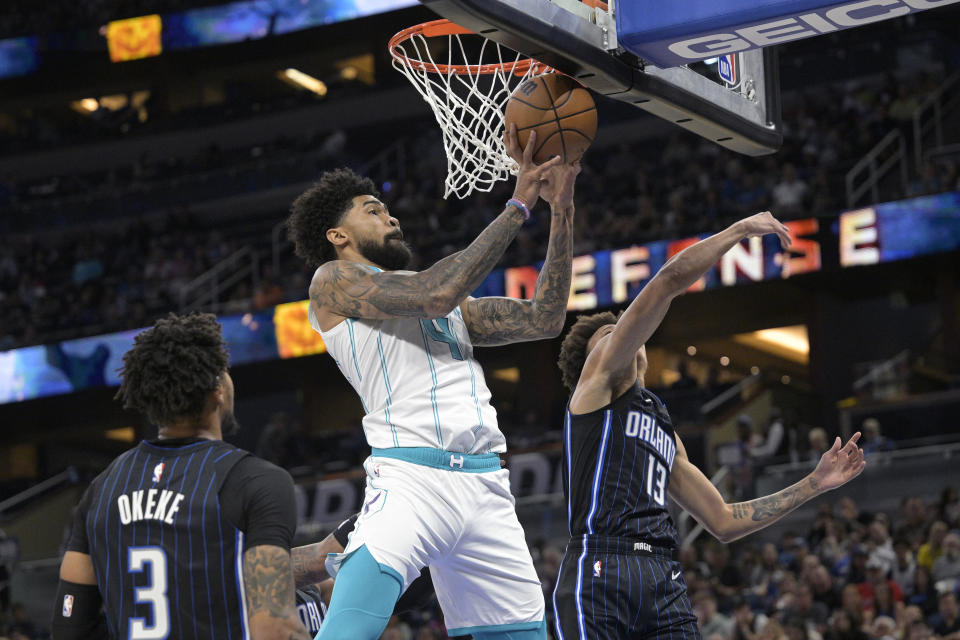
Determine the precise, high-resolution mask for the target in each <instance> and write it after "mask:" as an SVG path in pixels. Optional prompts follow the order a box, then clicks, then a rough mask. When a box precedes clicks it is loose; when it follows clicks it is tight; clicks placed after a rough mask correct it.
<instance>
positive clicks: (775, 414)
mask: <svg viewBox="0 0 960 640" xmlns="http://www.w3.org/2000/svg"><path fill="white" fill-rule="evenodd" d="M761 437H762V440H761V441H760V442H759V443H757V444H755V445H754V446H753V447H751V448H750V455H751V456H752V457H753V458H755V459H756V460H758V461H760V462H766V461H769V460H770V459H771V458H775V457H780V456H781V455H782V454H783V449H784V445H785V444H786V442H785V441H784V429H783V418H782V417H781V415H780V411H779V410H777V409H776V408H774V409H771V410H770V417H769V418H768V419H767V423H766V426H765V427H764V429H763V433H762V434H761ZM824 451H826V449H824ZM818 460H819V458H818Z"/></svg>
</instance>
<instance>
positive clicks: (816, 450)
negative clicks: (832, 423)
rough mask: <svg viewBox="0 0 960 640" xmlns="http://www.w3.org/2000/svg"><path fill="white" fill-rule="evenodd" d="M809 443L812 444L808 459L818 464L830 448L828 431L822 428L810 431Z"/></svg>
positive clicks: (808, 435)
mask: <svg viewBox="0 0 960 640" xmlns="http://www.w3.org/2000/svg"><path fill="white" fill-rule="evenodd" d="M807 442H808V443H809V444H810V449H809V451H810V452H809V454H808V455H807V459H808V460H810V461H811V462H812V463H813V464H817V463H818V462H820V456H822V455H823V452H824V451H826V450H827V449H829V448H830V447H829V446H827V431H826V430H825V429H823V428H822V427H814V428H813V429H810V433H808V434H807Z"/></svg>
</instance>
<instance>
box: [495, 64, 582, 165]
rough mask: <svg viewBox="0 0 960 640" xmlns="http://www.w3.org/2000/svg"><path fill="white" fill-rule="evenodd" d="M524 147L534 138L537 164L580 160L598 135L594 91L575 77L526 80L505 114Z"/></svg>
mask: <svg viewBox="0 0 960 640" xmlns="http://www.w3.org/2000/svg"><path fill="white" fill-rule="evenodd" d="M504 119H505V121H506V122H507V123H509V124H511V125H515V126H516V131H517V140H518V143H519V145H520V146H523V147H524V148H525V147H526V145H527V144H528V143H530V140H531V137H533V139H534V141H535V142H534V144H535V148H534V149H533V156H532V160H533V162H535V163H537V164H541V163H544V162H547V161H548V160H549V159H550V158H551V157H552V156H558V157H559V158H560V162H561V163H563V164H570V163H572V162H575V161H577V160H579V159H580V157H581V156H583V154H584V152H586V150H587V148H588V147H589V146H590V143H592V142H593V139H594V138H595V137H596V135H597V106H596V104H595V103H594V101H593V97H592V96H591V95H590V92H589V91H587V90H586V89H584V88H583V87H581V86H580V85H579V84H577V83H576V82H575V81H574V80H572V79H571V78H569V77H567V76H564V75H561V74H558V73H547V74H543V75H540V76H535V77H533V78H530V79H528V80H526V81H524V82H523V83H522V84H521V85H520V86H519V87H517V89H516V90H515V91H514V92H513V94H512V95H511V96H510V99H509V101H508V102H507V107H506V110H505V112H504Z"/></svg>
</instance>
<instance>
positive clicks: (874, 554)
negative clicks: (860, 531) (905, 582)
mask: <svg viewBox="0 0 960 640" xmlns="http://www.w3.org/2000/svg"><path fill="white" fill-rule="evenodd" d="M877 516H878V517H877V518H876V519H875V520H874V521H873V522H871V523H870V526H869V527H867V540H866V546H867V549H868V550H869V552H870V559H871V560H874V559H875V560H877V561H878V562H879V563H880V564H881V566H882V568H883V573H884V575H888V574H889V573H890V570H891V569H893V565H894V563H895V562H896V560H897V555H896V553H894V551H893V539H892V538H891V537H890V533H889V531H888V529H887V524H886V522H885V521H884V520H883V519H882V518H880V517H879V516H880V514H877ZM868 568H869V564H868Z"/></svg>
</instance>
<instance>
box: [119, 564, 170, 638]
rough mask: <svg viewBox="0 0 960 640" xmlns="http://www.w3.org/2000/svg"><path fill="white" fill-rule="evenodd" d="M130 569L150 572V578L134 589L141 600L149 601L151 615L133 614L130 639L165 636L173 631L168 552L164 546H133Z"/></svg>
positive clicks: (138, 601) (138, 571)
mask: <svg viewBox="0 0 960 640" xmlns="http://www.w3.org/2000/svg"><path fill="white" fill-rule="evenodd" d="M127 558H128V563H129V567H130V568H129V569H128V570H129V571H130V573H141V572H143V571H147V572H148V573H149V578H150V582H149V583H148V584H147V586H145V587H137V588H136V589H134V595H135V600H136V603H137V604H144V605H149V606H150V608H151V612H150V616H149V617H150V618H151V619H152V622H153V623H152V624H149V625H148V624H147V618H130V636H129V639H130V640H163V639H164V638H166V637H167V636H169V635H170V600H169V599H168V598H167V554H166V552H165V551H164V550H163V549H161V548H160V547H130V549H129V550H128V556H127Z"/></svg>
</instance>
